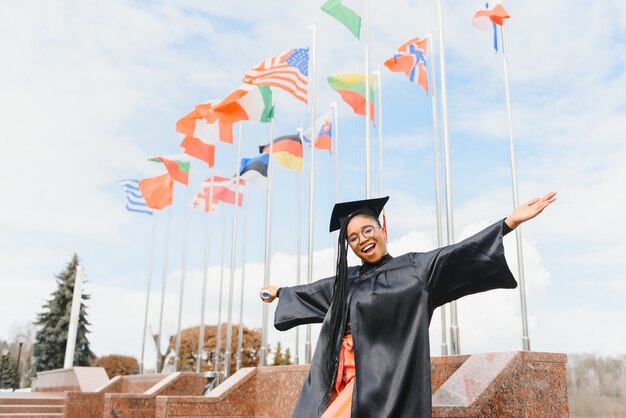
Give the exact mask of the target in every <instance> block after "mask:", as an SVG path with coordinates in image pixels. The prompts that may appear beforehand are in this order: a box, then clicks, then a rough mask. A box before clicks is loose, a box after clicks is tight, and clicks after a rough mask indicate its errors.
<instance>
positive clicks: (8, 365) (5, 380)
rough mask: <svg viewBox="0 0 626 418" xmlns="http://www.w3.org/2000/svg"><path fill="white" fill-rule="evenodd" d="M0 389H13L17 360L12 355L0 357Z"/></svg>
mask: <svg viewBox="0 0 626 418" xmlns="http://www.w3.org/2000/svg"><path fill="white" fill-rule="evenodd" d="M0 367H1V371H0V376H1V377H2V378H1V379H0V389H8V388H12V387H13V381H14V380H15V360H14V359H13V357H11V355H10V354H8V355H6V356H2V355H0Z"/></svg>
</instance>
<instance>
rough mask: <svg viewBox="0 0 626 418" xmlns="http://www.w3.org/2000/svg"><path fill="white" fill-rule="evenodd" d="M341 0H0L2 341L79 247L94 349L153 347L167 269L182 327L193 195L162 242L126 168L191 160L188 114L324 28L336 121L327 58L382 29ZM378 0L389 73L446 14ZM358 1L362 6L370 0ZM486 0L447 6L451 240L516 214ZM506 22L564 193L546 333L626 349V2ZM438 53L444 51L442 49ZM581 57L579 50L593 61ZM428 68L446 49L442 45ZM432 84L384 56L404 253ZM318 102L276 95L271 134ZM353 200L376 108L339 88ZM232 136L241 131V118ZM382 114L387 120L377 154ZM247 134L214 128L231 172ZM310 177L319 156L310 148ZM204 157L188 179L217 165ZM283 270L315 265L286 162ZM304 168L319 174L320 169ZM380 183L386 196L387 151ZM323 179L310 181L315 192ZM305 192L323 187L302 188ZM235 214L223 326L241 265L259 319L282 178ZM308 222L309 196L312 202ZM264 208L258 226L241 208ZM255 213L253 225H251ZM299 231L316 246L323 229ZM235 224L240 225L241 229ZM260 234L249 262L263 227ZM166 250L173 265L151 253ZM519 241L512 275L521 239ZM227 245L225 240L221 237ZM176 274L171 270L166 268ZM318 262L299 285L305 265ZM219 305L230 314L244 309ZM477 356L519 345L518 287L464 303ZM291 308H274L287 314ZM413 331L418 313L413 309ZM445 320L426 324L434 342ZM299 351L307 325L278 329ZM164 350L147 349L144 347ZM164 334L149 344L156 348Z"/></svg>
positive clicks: (181, 192)
mask: <svg viewBox="0 0 626 418" xmlns="http://www.w3.org/2000/svg"><path fill="white" fill-rule="evenodd" d="M321 3H322V1H321V0H320V1H317V2H312V1H310V0H306V1H305V0H290V1H287V0H268V1H265V2H251V1H243V0H232V1H227V2H224V1H215V0H197V1H193V0H188V1H177V2H165V1H123V0H109V1H106V2H105V1H99V2H79V1H54V2H50V1H35V2H27V3H25V2H6V1H5V2H2V3H0V39H2V41H0V68H2V77H0V87H1V90H0V91H1V92H2V94H1V96H0V132H1V136H0V146H1V148H0V149H1V150H2V154H3V156H4V159H3V164H2V165H1V166H0V171H1V174H2V178H4V179H5V183H4V186H3V187H2V188H1V189H0V338H2V339H8V340H12V339H13V338H14V336H15V334H16V333H17V332H19V331H20V330H23V329H25V328H26V327H28V324H29V323H31V322H32V321H33V320H34V318H35V315H36V313H37V312H39V311H41V306H42V304H43V303H45V301H46V300H47V298H48V297H49V295H50V293H51V292H52V291H53V290H54V288H55V279H54V276H55V274H58V273H59V272H61V271H62V270H63V269H64V268H65V265H66V263H67V262H68V261H69V260H70V259H71V257H72V255H73V254H74V253H77V254H78V256H79V258H80V259H81V261H82V263H83V265H84V267H85V271H86V274H87V280H88V282H87V284H86V286H85V290H86V292H87V293H89V294H90V295H91V300H90V301H89V303H88V308H87V312H88V317H89V320H90V321H91V324H92V325H91V327H90V329H91V334H90V341H91V344H92V349H93V350H94V351H95V352H96V354H98V355H105V354H113V353H121V354H129V355H134V356H137V357H139V354H140V347H141V331H142V327H143V312H144V307H145V300H146V286H147V276H148V271H150V270H151V271H152V278H153V280H152V288H151V293H150V294H151V298H150V310H149V329H150V330H152V331H156V330H157V329H158V322H159V304H160V302H161V286H162V283H163V277H164V276H165V278H166V282H165V291H166V292H165V299H164V315H165V321H164V332H165V333H167V334H168V335H171V334H173V333H175V332H176V327H177V318H178V316H177V313H178V306H179V305H178V301H179V291H180V282H181V269H182V266H183V248H184V246H185V234H184V218H185V212H186V210H187V205H186V203H185V201H186V196H187V195H186V190H185V189H184V188H183V187H179V185H177V186H176V187H177V190H176V194H175V204H174V206H173V208H172V211H173V223H172V228H171V233H170V239H169V241H167V240H166V239H165V236H166V235H167V225H168V223H167V211H166V212H165V213H162V214H158V215H157V216H156V221H155V224H156V234H155V236H153V235H152V232H151V231H152V225H153V223H152V222H153V221H152V218H150V217H147V216H142V215H136V214H131V213H129V212H127V211H126V210H125V209H124V196H123V193H122V191H121V190H120V189H119V186H117V185H116V181H117V180H119V179H121V178H129V177H134V178H142V177H147V176H153V175H158V174H161V173H162V172H163V171H164V170H163V168H162V167H161V166H160V165H158V164H155V163H151V162H147V161H146V160H147V158H150V157H154V156H158V155H163V156H176V155H180V153H181V149H180V148H179V146H178V144H179V143H180V141H181V139H182V137H181V135H179V134H177V133H176V132H175V129H174V125H175V123H176V121H177V120H178V119H179V118H180V117H181V116H183V115H184V114H186V113H187V112H188V111H190V110H191V109H192V108H193V106H194V105H195V104H198V103H201V102H204V101H207V100H209V99H218V98H221V97H224V96H226V95H227V94H229V93H230V92H231V91H232V90H234V89H235V88H237V87H238V86H239V85H240V84H241V77H242V75H243V73H244V72H245V71H246V70H247V69H248V68H250V67H251V66H254V65H256V64H257V63H258V62H259V61H260V60H262V59H264V58H266V57H269V56H271V55H274V54H276V53H278V52H281V51H283V50H287V49H291V48H298V47H307V46H309V45H310V44H311V32H310V31H309V30H307V25H309V24H311V23H313V22H315V23H316V24H317V42H316V52H317V54H316V55H317V76H316V83H315V84H316V90H317V108H316V111H317V113H318V114H320V113H322V112H324V111H326V110H327V109H328V108H329V104H330V103H331V102H332V101H334V100H338V96H337V95H336V94H335V93H334V92H332V91H331V90H330V88H329V87H328V85H327V84H326V82H325V79H326V77H327V76H328V75H331V74H339V73H348V72H363V65H364V64H363V61H364V52H363V51H364V43H363V42H362V41H358V40H356V39H355V38H354V37H353V36H352V35H351V34H350V33H349V32H348V31H347V30H346V29H345V28H344V27H342V26H341V25H340V24H338V23H337V22H336V21H335V20H333V19H332V18H331V17H329V16H328V15H326V14H324V13H323V12H321V11H320V10H319V5H320V4H321ZM370 3H371V30H370V37H371V45H370V51H371V63H372V64H371V66H372V69H373V70H374V69H378V68H380V67H381V66H382V63H383V62H384V60H385V59H387V58H388V57H390V56H391V55H392V54H393V52H394V50H395V49H396V48H397V47H398V46H399V45H400V44H402V43H403V42H405V41H406V40H408V39H410V38H412V37H415V36H424V35H425V34H427V33H434V34H435V35H436V33H437V30H436V26H435V19H434V5H433V4H434V2H431V1H420V2H409V1H406V0H400V1H393V2H382V1H370ZM346 4H355V6H354V7H355V10H357V11H358V12H359V13H361V6H360V5H359V4H358V2H346ZM482 4H483V2H482V1H476V0H471V1H470V0H463V1H454V2H453V1H443V5H444V26H445V48H446V49H445V52H446V58H447V82H448V98H449V124H450V126H449V128H450V145H451V164H452V165H451V184H452V190H451V192H452V202H453V218H454V236H455V237H456V239H461V238H462V237H464V236H468V235H469V234H471V233H472V232H475V231H477V230H479V229H480V228H481V227H484V226H487V225H489V224H491V223H493V222H495V221H497V220H499V219H502V218H503V217H505V216H506V215H507V214H508V213H509V212H510V210H511V209H512V206H513V205H512V198H511V191H510V183H511V181H510V171H509V160H508V150H507V136H506V132H507V130H506V119H505V112H504V87H503V75H502V74H503V73H502V57H501V56H497V55H495V54H494V52H493V49H492V47H491V37H490V34H489V33H486V32H481V31H479V30H476V29H475V28H473V27H472V26H471V24H470V18H471V16H472V15H473V13H474V11H475V10H477V9H478V8H480V7H481V6H482ZM505 6H506V8H507V10H508V11H509V13H510V14H511V16H512V19H510V20H509V21H507V22H506V24H505V43H506V44H505V47H506V49H505V51H506V54H507V55H506V56H507V62H508V68H509V78H510V87H511V98H512V103H511V105H512V114H513V130H514V134H515V141H516V151H517V166H518V181H519V195H520V200H522V201H525V200H528V199H530V198H532V197H534V196H539V195H543V194H545V193H547V192H549V191H552V190H555V191H557V192H558V193H559V195H558V201H557V202H556V203H555V204H554V205H553V206H552V207H550V208H549V209H548V210H547V211H546V212H545V213H544V214H542V215H541V216H540V217H539V218H538V219H536V220H534V221H532V222H531V223H529V224H527V225H525V226H524V229H523V239H524V253H525V270H526V280H527V298H528V309H529V324H530V338H531V343H532V348H533V349H535V350H541V351H557V352H566V353H579V352H594V353H598V354H603V355H612V354H618V353H624V352H626V333H624V332H623V331H624V327H623V323H622V319H623V318H624V317H626V308H624V304H623V299H624V297H625V296H626V278H625V277H624V273H623V272H624V270H625V267H626V261H625V260H626V258H624V256H623V254H625V253H626V244H624V242H623V238H622V237H624V236H625V235H626V223H624V222H623V221H622V219H623V207H624V204H625V203H626V194H625V193H624V187H623V185H622V184H623V181H624V178H625V177H626V165H625V164H624V161H626V144H625V143H624V138H625V137H626V135H625V133H626V127H625V122H624V120H626V119H625V118H624V117H625V116H626V69H625V63H626V45H625V42H624V39H626V23H624V22H626V4H624V3H623V2H620V1H617V0H613V1H603V2H591V3H589V2H582V1H580V0H576V1H565V0H553V1H550V2H540V1H537V0H527V1H524V2H521V1H515V0H512V1H509V2H508V3H505ZM435 57H437V53H436V54H435ZM574 58H576V59H574ZM430 64H431V68H437V67H435V62H434V61H431V62H430ZM430 100H431V98H430V97H429V96H426V95H424V94H423V92H422V91H421V90H420V89H419V87H418V86H415V85H412V84H410V83H408V82H407V80H406V78H404V76H403V75H401V74H395V73H391V72H389V71H387V70H386V69H383V71H382V101H383V107H382V114H383V123H382V127H383V129H382V130H383V164H382V166H383V189H384V190H383V191H384V194H389V195H391V201H390V203H389V205H388V222H389V230H390V241H391V242H390V251H391V253H392V254H393V255H398V254H402V253H404V252H407V251H424V250H428V249H431V248H433V247H435V246H436V245H437V242H436V216H435V194H434V174H433V145H432V137H433V132H435V131H438V129H435V128H434V127H433V122H432V110H431V109H432V107H431V101H430ZM308 115H309V113H308V109H307V107H306V106H304V105H302V104H301V103H300V102H298V101H297V100H295V99H293V98H292V97H291V96H289V95H288V94H286V93H284V92H277V94H276V121H275V124H274V128H273V129H274V135H275V136H278V135H284V134H289V133H294V132H295V129H296V128H297V127H298V126H300V125H304V126H306V125H307V124H308V123H309V122H308V121H309V116H308ZM339 117H340V120H339V124H340V132H339V134H340V139H339V143H340V149H339V160H338V162H339V175H340V183H339V190H338V192H339V196H340V200H352V199H358V198H361V197H363V195H364V174H363V173H364V151H363V140H362V138H363V136H364V131H365V128H364V123H363V119H362V118H361V117H358V116H355V115H353V114H352V112H351V110H350V109H349V108H348V107H347V106H346V105H345V104H343V103H341V102H340V103H339ZM236 132H238V131H237V130H236ZM377 132H378V131H377V128H373V130H372V138H373V148H372V151H373V154H374V155H375V156H378V150H379V148H378V147H379V145H378V144H379V142H378V134H377ZM241 135H242V141H243V142H242V156H244V157H249V156H252V155H254V154H255V152H256V147H257V146H258V145H259V144H261V143H263V142H267V140H268V138H269V135H270V128H269V126H267V125H263V124H258V123H244V124H242V126H241ZM235 157H236V149H235V147H233V146H231V145H227V144H219V145H218V149H217V160H218V161H217V164H216V173H217V174H220V175H224V176H229V175H231V174H233V173H234V171H235ZM333 166H334V162H333V159H332V156H330V155H328V154H326V153H323V152H320V153H318V154H316V172H317V175H316V178H315V185H316V188H315V205H314V218H315V221H314V250H315V251H314V258H313V260H314V269H313V270H314V278H320V277H325V276H327V275H330V274H331V273H332V258H333V250H332V237H331V236H329V234H328V233H327V222H328V217H329V214H330V210H331V208H332V201H333V184H334V183H333V173H334V171H333ZM306 169H307V170H308V156H307V162H306ZM209 173H210V172H209V170H208V169H207V168H206V166H203V165H202V164H201V163H198V162H196V161H194V162H193V163H192V173H191V179H192V181H191V184H192V187H197V185H198V184H199V182H200V181H201V180H202V179H204V178H206V177H208V176H209ZM275 173H276V179H275V183H274V193H275V199H274V202H273V207H274V211H273V213H272V240H271V248H272V262H271V281H272V282H273V283H276V284H279V285H289V284H295V282H296V239H297V234H296V233H295V232H296V231H297V225H298V216H297V215H298V184H299V180H298V175H297V174H296V173H295V172H293V171H289V170H286V169H284V168H282V167H277V168H276V171H275ZM303 180H304V184H305V185H308V183H309V176H308V174H307V173H305V174H304V177H303ZM372 180H373V186H372V190H373V194H374V195H378V194H380V188H379V186H378V184H379V170H378V164H377V162H376V164H374V165H373V168H372ZM302 193H303V196H308V186H307V187H305V188H304V189H303V191H302ZM307 199H308V198H307ZM246 202H247V204H248V210H247V215H245V217H244V213H245V212H244V211H239V212H238V215H237V216H238V236H239V239H238V245H237V255H236V266H237V269H236V270H235V275H234V276H231V274H230V263H231V262H230V260H231V238H230V237H231V235H232V208H221V210H220V212H219V214H218V215H217V216H215V218H214V222H213V227H212V231H211V235H210V238H211V240H210V259H209V264H210V269H209V274H208V283H209V284H208V296H207V299H206V302H207V312H206V322H207V323H215V322H216V321H217V303H218V294H219V282H220V274H221V272H222V270H221V268H220V266H221V265H222V264H224V265H225V267H226V268H225V269H224V272H223V277H224V285H225V289H227V288H228V287H229V286H228V284H229V282H230V280H231V277H234V278H235V280H236V282H235V286H234V289H235V293H236V294H237V299H236V300H235V302H234V304H233V309H232V312H233V313H232V315H233V320H234V321H235V322H237V321H238V318H239V306H240V304H239V299H238V298H239V296H238V295H239V289H240V280H241V276H240V273H241V269H240V266H241V265H242V263H244V262H245V263H246V270H245V273H246V276H245V287H244V291H245V296H244V301H245V302H244V323H245V324H246V325H248V326H254V327H258V326H260V325H261V320H260V317H261V304H260V303H258V301H257V295H256V291H257V289H258V288H259V287H260V286H261V284H262V282H263V260H264V248H265V236H264V231H265V229H264V228H265V195H264V193H263V192H262V191H261V190H258V189H254V188H253V186H250V187H249V190H248V191H247V195H246ZM303 207H304V208H305V209H304V210H302V211H301V214H302V220H303V225H304V222H306V220H307V219H308V218H307V217H308V209H307V208H308V200H306V199H305V200H304V201H303ZM244 219H245V221H244ZM244 222H245V225H246V228H245V237H244V226H243V225H244ZM306 230H307V229H306V228H305V227H304V226H303V227H302V231H303V234H302V243H303V246H302V253H303V254H305V255H306V252H307V243H308V237H307V236H306V233H305V232H306ZM206 231H207V218H206V215H204V214H202V213H190V215H189V236H188V239H187V243H188V258H187V264H186V267H187V271H186V283H185V292H184V295H183V296H184V299H183V300H184V303H183V310H182V311H183V315H182V325H183V327H186V326H193V325H197V324H198V323H199V318H200V304H201V284H202V277H203V272H202V266H203V254H204V243H205V237H206ZM224 237H225V238H224ZM244 241H245V259H244V258H243V256H242V255H243V254H244V244H243V242H244ZM151 243H154V247H153V248H154V258H153V262H152V263H151V262H150V253H151V250H150V248H151V245H150V244H151ZM506 245H507V248H508V256H509V261H510V265H511V267H512V269H513V270H514V271H515V272H516V271H517V270H516V268H515V265H516V260H515V248H514V238H513V237H512V236H511V237H507V238H506ZM222 249H223V250H224V251H222ZM164 268H165V269H166V274H165V275H164ZM306 271H307V270H306V257H304V258H303V267H302V272H303V274H302V280H306ZM227 307H228V303H227V302H226V300H225V301H224V310H223V313H222V318H224V319H225V318H226V317H227V316H228V310H227ZM459 313H460V326H461V347H462V350H463V351H464V352H485V351H512V350H518V349H520V348H521V325H520V307H519V293H518V292H517V291H495V292H491V293H488V294H484V295H480V296H475V297H471V298H467V299H464V300H462V301H461V302H460V303H459ZM270 314H273V310H272V309H271V310H270ZM398 327H401V324H398ZM440 334H441V331H440V326H439V317H438V316H435V318H434V319H433V324H432V326H431V335H432V341H431V347H432V350H433V354H437V353H439V342H440ZM278 340H280V341H281V342H282V343H283V344H284V345H288V346H291V347H292V349H293V346H294V341H295V336H294V333H293V332H287V333H283V334H279V333H278V332H274V331H272V333H271V334H270V342H271V343H272V344H275V343H276V341H278ZM148 344H150V343H149V342H148ZM154 356H155V350H154V347H153V346H152V345H147V349H146V363H147V364H150V363H151V362H152V359H154Z"/></svg>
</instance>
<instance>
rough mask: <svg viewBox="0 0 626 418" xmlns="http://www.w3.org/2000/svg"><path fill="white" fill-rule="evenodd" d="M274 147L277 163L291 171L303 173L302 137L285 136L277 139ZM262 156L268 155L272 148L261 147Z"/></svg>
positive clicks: (273, 152) (273, 151)
mask: <svg viewBox="0 0 626 418" xmlns="http://www.w3.org/2000/svg"><path fill="white" fill-rule="evenodd" d="M272 142H273V143H274V146H273V147H272V154H273V155H274V158H275V159H276V162H277V163H278V164H280V165H282V166H283V167H287V168H288V169H290V170H295V171H302V141H301V140H300V135H298V134H294V135H285V136H281V137H278V138H276V139H275V140H274V141H272ZM259 152H260V153H261V154H268V153H269V152H270V146H269V144H268V145H261V146H259Z"/></svg>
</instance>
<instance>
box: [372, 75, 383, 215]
mask: <svg viewBox="0 0 626 418" xmlns="http://www.w3.org/2000/svg"><path fill="white" fill-rule="evenodd" d="M373 74H374V76H375V77H376V89H377V91H378V106H377V110H376V113H377V114H378V118H377V119H378V177H379V179H378V180H379V189H378V190H379V193H380V196H382V195H383V91H382V73H381V71H380V70H375V71H373ZM383 213H385V210H384V209H383Z"/></svg>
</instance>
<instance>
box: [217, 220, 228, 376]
mask: <svg viewBox="0 0 626 418" xmlns="http://www.w3.org/2000/svg"><path fill="white" fill-rule="evenodd" d="M224 212H226V211H224ZM224 218H226V215H224ZM226 224H227V222H226V219H224V223H223V224H222V241H221V243H220V244H221V246H222V261H221V267H220V294H219V301H218V303H217V329H216V330H215V333H216V335H215V376H216V377H217V380H218V383H219V381H220V354H221V353H222V299H223V293H224V256H225V255H226V246H225V245H224V241H226Z"/></svg>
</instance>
